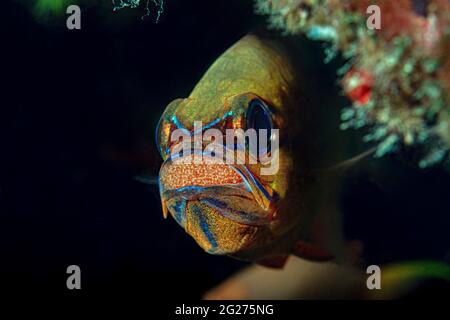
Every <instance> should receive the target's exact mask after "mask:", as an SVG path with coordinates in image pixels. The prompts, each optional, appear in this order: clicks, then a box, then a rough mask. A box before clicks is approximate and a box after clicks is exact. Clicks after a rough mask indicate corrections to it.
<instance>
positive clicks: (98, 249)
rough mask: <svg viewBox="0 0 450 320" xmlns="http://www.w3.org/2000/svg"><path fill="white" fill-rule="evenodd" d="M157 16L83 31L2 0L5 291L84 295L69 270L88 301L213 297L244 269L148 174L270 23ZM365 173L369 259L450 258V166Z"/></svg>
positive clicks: (182, 12) (235, 17) (93, 21)
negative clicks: (165, 118) (167, 112)
mask: <svg viewBox="0 0 450 320" xmlns="http://www.w3.org/2000/svg"><path fill="white" fill-rule="evenodd" d="M142 14H143V11H142V10H138V9H136V10H123V11H120V12H115V13H113V12H111V7H105V6H99V7H96V6H93V7H89V8H86V9H85V10H83V11H82V30H81V31H69V30H67V29H66V26H65V17H61V18H53V19H49V20H46V21H45V22H38V21H36V20H35V19H34V17H33V16H32V15H31V13H30V11H29V10H27V9H26V8H25V7H23V6H21V5H19V4H18V3H17V2H6V3H3V2H2V7H1V10H0V19H1V23H2V25H3V27H2V29H1V32H2V35H1V37H2V38H1V43H2V45H1V51H2V55H3V58H2V59H1V65H2V67H1V78H2V85H1V92H2V94H1V97H0V164H1V165H0V283H1V288H0V290H1V291H3V292H33V291H39V292H49V293H64V294H73V293H72V292H69V291H68V290H67V289H66V278H67V274H66V268H67V266H69V265H71V264H76V265H79V266H80V267H81V270H82V288H83V290H81V293H82V294H87V295H91V296H97V295H101V294H117V295H123V294H126V295H128V294H132V293H135V292H139V293H144V294H147V293H148V294H149V295H153V294H155V293H156V294H157V295H158V297H160V298H162V299H165V298H172V299H174V298H187V297H190V298H199V297H200V296H201V294H202V293H203V292H205V290H207V289H208V288H210V287H211V286H214V285H216V284H217V283H219V282H220V281H221V280H223V279H224V278H226V277H227V276H228V275H230V274H231V273H233V272H234V271H236V270H238V269H239V268H241V267H242V266H244V265H245V263H242V262H238V261H235V260H233V259H230V258H227V257H215V256H210V255H208V254H205V253H204V252H203V251H202V250H201V249H200V248H199V247H198V246H197V245H196V244H195V243H194V242H193V240H191V239H190V238H189V237H188V236H187V235H186V234H185V233H184V232H183V230H182V229H180V228H179V227H178V225H176V223H175V222H174V221H173V220H172V219H168V220H167V221H164V220H163V219H162V213H161V207H160V202H159V201H160V200H159V195H158V190H157V189H156V188H155V187H151V186H147V185H144V184H142V183H139V182H137V181H136V180H134V177H135V176H136V175H139V174H141V173H142V172H144V171H145V172H147V173H150V174H154V175H156V174H157V172H158V167H159V164H160V163H159V161H160V160H159V156H158V155H157V151H156V148H155V145H154V132H153V131H154V128H155V126H156V123H157V121H158V119H159V116H160V114H161V113H162V111H163V110H164V108H165V106H166V105H167V104H168V103H169V102H170V101H171V100H173V99H175V98H178V97H186V96H187V95H188V94H189V92H190V90H191V89H192V88H193V86H194V85H195V83H196V82H197V81H198V79H199V78H200V77H201V75H202V74H203V72H204V71H205V70H206V69H207V67H208V66H209V65H210V64H211V63H212V62H213V61H214V59H215V58H216V57H217V56H218V55H219V54H220V53H221V52H223V51H224V50H225V49H226V48H227V47H229V46H230V45H231V44H233V43H234V42H235V41H237V40H238V39H239V38H240V37H242V36H243V35H245V34H246V33H248V32H249V31H250V30H253V29H254V28H255V26H258V25H262V24H264V18H262V17H258V16H256V15H254V14H253V5H252V3H251V1H239V0H233V1H230V0H227V1H225V0H224V1H218V0H214V1H212V0H204V1H200V0H198V1H187V0H179V1H175V0H171V1H167V3H166V7H165V13H164V14H163V16H162V18H161V21H160V22H159V23H158V24H155V23H154V19H153V17H150V18H147V19H145V20H141V18H140V17H141V16H142ZM313 48H316V50H317V51H316V52H317V56H316V59H317V64H318V65H319V66H318V67H316V68H317V69H316V73H315V74H314V77H313V79H314V80H313V82H315V83H316V84H317V85H318V87H317V90H318V92H317V94H318V95H323V94H324V92H327V90H331V91H333V90H334V91H333V92H334V94H336V96H337V91H338V89H337V88H335V87H334V82H335V78H334V75H333V68H334V66H333V65H331V66H326V67H324V66H322V65H320V64H321V61H322V58H323V56H322V55H321V54H320V53H319V52H320V46H319V45H313ZM320 86H323V87H324V88H326V89H323V90H322V89H321V88H320ZM313 94H314V93H313ZM336 99H337V100H339V101H340V102H341V103H342V104H345V103H346V101H345V99H343V98H336ZM331 107H333V106H331ZM335 110H338V108H336V109H335ZM319 146H321V145H319ZM365 168H366V169H367V170H366V171H365V172H366V173H360V174H358V175H357V178H352V179H350V180H349V181H348V182H347V183H346V188H345V190H344V197H343V205H344V208H345V213H346V215H345V222H346V232H347V234H348V236H349V238H352V239H353V238H357V239H362V240H363V241H364V242H365V245H366V253H365V257H366V259H367V262H370V263H376V264H383V263H385V262H390V261H393V260H408V259H417V258H433V259H440V260H443V259H446V254H447V258H448V244H449V243H450V241H449V231H448V230H449V227H450V221H449V212H450V205H449V202H450V201H449V197H450V183H449V179H448V173H447V172H446V171H445V170H443V169H442V168H435V169H431V170H428V171H420V170H417V169H416V168H415V167H414V166H412V165H411V164H410V163H409V162H408V161H405V159H402V158H401V157H394V156H390V157H386V158H384V159H382V160H376V161H374V162H373V163H372V164H368V165H366V166H365ZM367 172H368V173H367Z"/></svg>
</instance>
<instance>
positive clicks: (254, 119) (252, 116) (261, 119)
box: [246, 99, 273, 154]
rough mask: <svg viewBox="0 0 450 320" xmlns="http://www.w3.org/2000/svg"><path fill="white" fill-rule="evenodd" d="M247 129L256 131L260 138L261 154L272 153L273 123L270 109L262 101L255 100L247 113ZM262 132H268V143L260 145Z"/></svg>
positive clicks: (259, 148) (251, 102)
mask: <svg viewBox="0 0 450 320" xmlns="http://www.w3.org/2000/svg"><path fill="white" fill-rule="evenodd" d="M246 118H247V129H255V130H256V134H257V137H258V150H259V152H260V154H264V153H269V152H270V145H271V143H270V138H271V133H272V132H271V130H272V129H273V122H272V117H271V112H270V110H269V107H268V106H267V105H266V104H265V103H264V102H263V101H262V100H260V99H253V100H252V101H250V105H249V108H248V111H247V117H246ZM260 130H266V141H265V143H263V142H262V141H261V143H260V141H259V140H260V134H262V133H261V131H260Z"/></svg>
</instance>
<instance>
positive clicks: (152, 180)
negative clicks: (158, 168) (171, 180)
mask: <svg viewBox="0 0 450 320" xmlns="http://www.w3.org/2000/svg"><path fill="white" fill-rule="evenodd" d="M134 180H136V181H138V182H141V183H144V184H148V185H157V184H158V183H159V177H158V176H152V175H147V174H141V175H138V176H136V177H134Z"/></svg>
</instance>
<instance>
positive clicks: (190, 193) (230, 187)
mask: <svg viewBox="0 0 450 320" xmlns="http://www.w3.org/2000/svg"><path fill="white" fill-rule="evenodd" d="M202 155H203V156H205V157H207V156H208V155H205V154H203V153H202ZM172 159H173V158H172V157H169V158H168V159H167V160H166V161H165V162H164V163H163V165H162V166H161V170H162V169H163V167H164V166H165V165H167V164H168V163H170V162H171V161H172ZM224 165H227V166H229V167H230V168H232V169H233V170H234V171H235V172H236V173H237V174H239V175H240V177H241V178H242V182H239V183H236V184H214V185H210V186H198V185H189V186H183V187H179V188H173V189H167V188H165V187H164V185H163V184H162V183H161V179H159V188H160V194H161V198H162V199H164V200H166V201H169V200H170V199H182V200H183V201H186V203H187V202H188V201H195V200H202V199H203V200H205V199H208V198H214V195H215V192H218V191H219V192H220V191H221V190H222V189H223V190H226V191H227V192H226V196H229V197H241V198H243V199H245V200H247V201H252V202H256V203H258V205H259V207H260V209H261V210H262V211H264V212H265V216H267V217H268V218H263V217H262V218H261V221H260V222H258V223H255V222H250V221H247V222H243V221H242V219H239V218H238V217H235V218H233V215H228V214H224V212H223V211H222V210H219V209H217V208H215V209H216V211H217V212H218V213H219V214H221V215H222V216H223V217H224V218H226V219H230V220H232V221H234V222H236V223H240V224H243V225H248V226H257V225H267V224H269V223H270V222H271V221H272V218H273V217H274V213H275V210H274V205H273V198H272V197H271V196H269V195H266V196H268V197H269V199H268V203H269V205H267V206H266V207H264V206H263V205H262V204H261V203H260V201H258V200H257V198H256V191H255V190H254V188H256V187H257V186H258V184H261V183H260V182H259V180H258V179H257V178H256V177H255V176H254V174H253V173H252V172H251V171H250V170H249V169H248V168H247V166H246V165H235V164H226V163H224ZM255 183H256V187H253V188H252V186H251V185H253V186H254V185H255ZM233 191H235V192H233ZM219 194H220V193H219Z"/></svg>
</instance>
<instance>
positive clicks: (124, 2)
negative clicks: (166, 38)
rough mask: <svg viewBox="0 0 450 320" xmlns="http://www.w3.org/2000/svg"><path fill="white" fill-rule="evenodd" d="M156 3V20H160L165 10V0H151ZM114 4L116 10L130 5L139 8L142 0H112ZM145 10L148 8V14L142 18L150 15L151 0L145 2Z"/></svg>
mask: <svg viewBox="0 0 450 320" xmlns="http://www.w3.org/2000/svg"><path fill="white" fill-rule="evenodd" d="M151 1H152V2H153V3H154V5H155V6H156V8H157V9H156V10H157V12H156V14H157V16H156V22H158V21H159V19H160V17H161V14H162V13H163V11H164V0H151ZM112 2H113V5H114V11H116V10H120V9H123V8H125V7H129V8H137V7H139V5H140V3H141V0H112ZM145 10H146V14H145V15H144V16H143V17H142V19H144V18H145V17H147V16H149V15H150V0H147V1H146V3H145Z"/></svg>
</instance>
